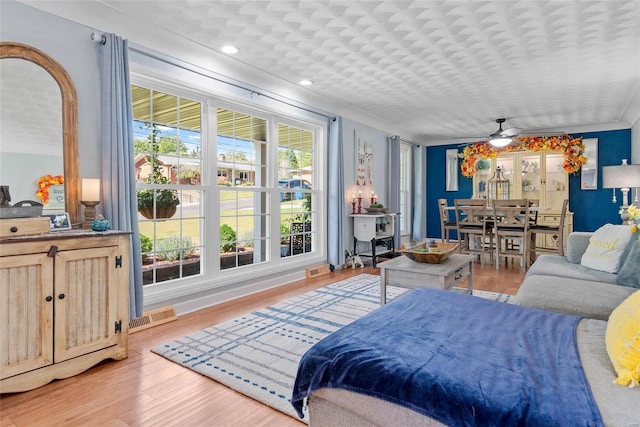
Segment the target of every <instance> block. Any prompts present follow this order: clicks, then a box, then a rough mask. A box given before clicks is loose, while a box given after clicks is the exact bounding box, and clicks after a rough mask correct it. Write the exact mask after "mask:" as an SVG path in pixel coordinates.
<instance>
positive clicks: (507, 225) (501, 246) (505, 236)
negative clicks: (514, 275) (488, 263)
mask: <svg viewBox="0 0 640 427" xmlns="http://www.w3.org/2000/svg"><path fill="white" fill-rule="evenodd" d="M493 211H494V215H495V217H496V219H495V224H494V229H495V235H496V268H500V261H501V259H502V258H504V259H505V261H506V260H507V259H508V258H519V259H520V261H521V264H520V265H521V266H522V267H523V268H524V269H527V268H529V261H530V253H529V242H530V240H531V234H530V231H529V227H530V223H529V220H530V218H529V201H528V200H527V199H510V200H493ZM514 240H517V241H518V244H514V243H513V242H514Z"/></svg>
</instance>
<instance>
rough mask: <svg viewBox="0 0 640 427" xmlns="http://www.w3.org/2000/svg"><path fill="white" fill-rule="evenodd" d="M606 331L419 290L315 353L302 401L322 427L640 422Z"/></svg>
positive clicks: (639, 397)
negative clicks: (611, 357)
mask: <svg viewBox="0 0 640 427" xmlns="http://www.w3.org/2000/svg"><path fill="white" fill-rule="evenodd" d="M606 325H607V324H606V322H604V321H599V320H593V319H581V318H578V317H575V316H568V315H564V314H559V313H551V312H546V311H542V310H537V309H531V308H527V307H521V306H515V305H510V304H504V303H498V302H494V301H488V300H484V299H481V298H476V297H472V296H468V295H462V294H458V293H454V292H447V291H440V290H436V289H417V290H414V291H411V292H409V293H407V294H405V295H403V296H402V297H400V298H398V299H396V300H395V301H393V302H392V303H390V304H388V305H386V306H384V307H382V308H380V309H379V310H376V311H374V312H372V313H371V314H369V315H367V316H365V317H363V318H361V319H359V320H357V321H356V322H354V323H352V324H351V325H348V326H346V327H344V328H342V329H341V330H339V331H337V332H336V333H334V334H332V335H330V336H329V337H327V338H325V339H324V340H323V341H321V342H319V343H318V344H316V345H315V346H314V347H313V348H311V349H310V350H309V351H308V352H307V353H306V354H305V356H304V357H303V358H302V360H301V362H300V366H299V368H298V374H297V377H296V381H295V385H294V389H293V395H292V404H293V405H294V407H295V408H296V410H297V411H298V413H299V415H301V416H302V415H303V407H304V406H305V405H306V404H308V408H309V424H310V425H311V426H312V427H321V426H334V427H335V426H347V425H348V426H371V425H379V426H385V425H388V426H397V425H403V426H413V425H415V426H417V425H420V426H430V425H433V426H440V425H483V426H484V425H585V426H590V425H593V426H598V425H614V426H631V425H638V422H639V420H640V389H638V388H634V389H628V388H625V387H621V386H619V385H614V384H612V380H613V379H614V378H615V372H614V370H613V368H612V366H611V363H610V361H609V358H608V356H607V353H606V350H605V345H604V334H605V330H606Z"/></svg>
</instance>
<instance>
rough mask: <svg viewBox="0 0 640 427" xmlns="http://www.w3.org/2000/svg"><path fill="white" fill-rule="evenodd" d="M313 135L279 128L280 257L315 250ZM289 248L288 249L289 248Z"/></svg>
mask: <svg viewBox="0 0 640 427" xmlns="http://www.w3.org/2000/svg"><path fill="white" fill-rule="evenodd" d="M311 182H313V132H311V131H308V130H303V129H299V128H296V127H293V126H288V125H285V124H280V125H279V126H278V187H279V189H280V194H279V198H280V243H281V245H282V246H281V251H280V254H281V256H283V257H285V256H295V255H300V254H305V253H308V252H311V251H312V250H313V235H314V230H313V227H312V225H311V223H312V218H313V211H312V200H313V199H312V195H313V193H312V191H311V190H312V184H311ZM287 247H288V248H287Z"/></svg>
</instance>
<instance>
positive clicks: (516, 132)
mask: <svg viewBox="0 0 640 427" xmlns="http://www.w3.org/2000/svg"><path fill="white" fill-rule="evenodd" d="M521 131H522V129H520V128H516V127H513V128H509V129H505V130H503V131H502V133H501V135H503V136H517V135H519V134H520V132H521Z"/></svg>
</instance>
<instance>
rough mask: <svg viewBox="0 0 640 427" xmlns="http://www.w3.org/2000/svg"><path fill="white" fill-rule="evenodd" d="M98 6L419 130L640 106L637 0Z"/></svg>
mask: <svg viewBox="0 0 640 427" xmlns="http://www.w3.org/2000/svg"><path fill="white" fill-rule="evenodd" d="M27 3H37V2H28V1H27ZM85 4H86V3H85ZM93 4H94V5H95V6H100V7H101V8H107V9H108V11H109V12H110V13H112V14H114V15H117V14H119V15H120V16H123V17H127V18H128V19H130V20H135V21H134V22H136V24H137V25H138V26H139V28H145V27H147V28H149V29H151V28H152V29H153V31H163V32H168V33H171V37H173V38H174V39H176V40H177V39H187V40H190V41H192V42H193V43H192V44H193V45H194V46H196V45H197V47H198V49H202V48H203V47H204V48H207V49H211V51H212V55H213V54H215V55H219V53H220V51H221V47H222V45H224V44H229V43H230V44H234V45H236V46H237V47H239V48H240V52H239V53H238V54H237V55H235V56H233V60H234V61H239V62H241V63H243V64H244V65H245V66H250V67H253V68H254V69H257V70H260V71H261V72H263V73H266V74H265V76H268V78H269V79H272V78H278V79H281V80H282V81H286V82H290V83H296V82H298V81H299V80H301V79H303V78H307V79H311V80H313V81H314V82H315V84H314V85H313V86H311V87H309V88H305V89H302V88H301V89H300V90H302V91H305V90H306V91H310V92H312V93H313V95H314V96H316V97H320V99H326V100H328V101H330V102H327V104H326V105H340V108H338V110H340V111H334V110H335V109H332V110H329V111H331V112H332V113H338V114H342V115H345V116H347V117H349V115H348V114H347V113H345V112H348V111H354V112H360V113H364V114H366V115H368V116H370V117H372V118H373V122H374V123H375V122H376V119H378V120H377V122H378V123H381V124H384V125H385V126H387V125H389V124H390V125H391V126H390V127H391V128H393V129H394V130H398V131H397V133H399V134H400V135H401V137H405V138H410V139H413V140H417V141H442V140H450V139H455V138H462V139H464V138H467V137H469V136H484V135H487V134H489V133H491V132H493V131H495V130H496V129H497V125H496V124H495V122H494V120H495V119H496V118H498V117H506V118H507V122H506V123H505V128H508V127H519V128H522V129H526V130H549V129H554V130H557V129H560V130H562V129H565V128H567V129H572V130H574V129H575V128H576V127H578V128H579V127H580V126H582V127H587V126H590V125H602V128H606V127H608V128H612V124H613V127H615V124H619V126H618V127H620V128H628V127H630V126H631V125H632V124H634V123H635V121H636V120H637V119H638V115H640V105H638V104H640V1H638V0H631V1H404V0H393V1H354V0H336V1H333V0H322V1H312V0H308V1H307V0H304V1H289V0H277V1H235V0H234V1H229V0H219V1H187V0H178V1H157V0H156V1H153V0H150V1H127V0H103V1H100V2H93ZM98 28H99V27H98ZM103 30H110V28H108V27H106V28H103ZM132 41H133V42H136V40H132ZM213 51H215V52H213ZM315 106H316V107H322V106H321V105H315ZM591 127H592V128H593V126H591ZM596 128H597V126H596ZM382 130H388V129H387V128H383V129H382Z"/></svg>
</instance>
